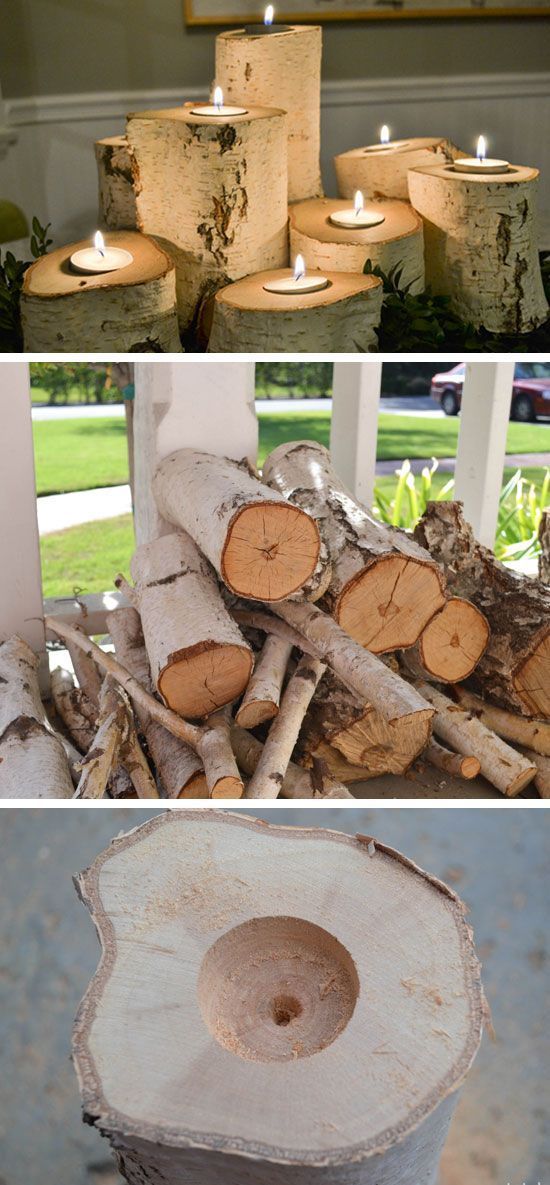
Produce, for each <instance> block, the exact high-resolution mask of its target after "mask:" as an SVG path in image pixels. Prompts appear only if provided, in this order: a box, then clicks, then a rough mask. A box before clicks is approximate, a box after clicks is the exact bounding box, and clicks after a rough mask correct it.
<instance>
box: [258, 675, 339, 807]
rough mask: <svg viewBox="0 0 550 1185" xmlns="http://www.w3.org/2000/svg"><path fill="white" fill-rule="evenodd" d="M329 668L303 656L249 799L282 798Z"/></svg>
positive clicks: (270, 734)
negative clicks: (308, 716) (319, 686)
mask: <svg viewBox="0 0 550 1185" xmlns="http://www.w3.org/2000/svg"><path fill="white" fill-rule="evenodd" d="M325 670H326V667H325V665H324V664H323V663H322V662H319V661H318V660H317V659H314V658H309V657H308V656H307V655H302V658H301V659H300V661H299V663H298V665H297V667H296V670H295V672H294V674H293V675H292V676H291V678H290V679H289V682H288V684H287V687H286V689H285V691H284V694H283V697H282V700H281V707H280V710H279V713H278V715H277V717H276V719H275V720H274V721H273V723H272V725H271V727H270V729H269V733H268V735H267V738H266V741H265V744H264V747H263V752H262V755H261V757H260V760H259V761H258V764H257V766H256V769H255V770H254V774H253V776H252V778H251V779H250V782H249V783H248V786H247V788H246V791H245V798H278V797H279V794H280V791H281V786H282V784H283V781H284V777H285V773H286V770H287V768H288V763H289V761H290V758H291V757H292V753H293V750H294V746H295V745H296V742H297V740H298V736H299V734H300V729H301V727H302V724H303V720H304V716H305V714H306V712H307V710H308V707H309V705H310V703H311V700H312V697H313V693H314V691H315V688H316V687H317V684H318V683H319V680H320V679H322V677H323V675H324V673H325Z"/></svg>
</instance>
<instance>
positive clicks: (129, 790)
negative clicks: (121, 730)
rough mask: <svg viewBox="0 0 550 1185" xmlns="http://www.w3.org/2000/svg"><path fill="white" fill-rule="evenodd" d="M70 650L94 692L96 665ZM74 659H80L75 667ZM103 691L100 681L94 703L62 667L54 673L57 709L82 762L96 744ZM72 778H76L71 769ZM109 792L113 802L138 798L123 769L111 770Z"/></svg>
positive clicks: (52, 686) (74, 650)
mask: <svg viewBox="0 0 550 1185" xmlns="http://www.w3.org/2000/svg"><path fill="white" fill-rule="evenodd" d="M75 629H76V630H77V632H78V633H79V634H80V635H81V636H82V637H86V635H85V634H84V631H83V630H81V629H80V627H79V626H75ZM69 648H70V649H69ZM67 649H68V650H69V653H70V655H71V659H72V660H73V665H74V666H75V670H78V673H79V675H82V673H83V672H84V673H85V678H86V677H87V682H88V688H89V689H91V690H92V691H94V689H95V678H94V679H93V681H92V677H93V673H94V672H95V673H96V674H98V671H97V667H96V665H95V663H94V662H93V660H92V659H91V658H89V657H88V656H87V655H85V654H83V652H82V651H79V650H78V649H77V647H76V646H74V645H73V643H72V642H69V643H68V644H67ZM73 655H74V657H75V658H76V659H77V661H76V664H75V662H74V658H73ZM82 660H84V661H82ZM92 668H93V670H92ZM98 678H99V675H98ZM100 690H101V680H99V688H98V693H97V698H96V700H93V701H92V700H91V699H90V698H89V697H88V695H87V694H86V692H85V691H84V689H83V686H82V684H81V683H80V685H79V686H78V687H76V686H75V682H74V679H73V676H72V675H71V673H70V671H67V670H64V669H63V668H62V667H56V669H55V670H54V671H52V673H51V677H50V691H51V696H52V700H53V703H54V707H55V710H56V712H57V715H58V716H59V718H60V720H61V721H62V722H63V724H64V726H65V728H66V730H67V732H68V733H69V735H70V736H71V737H72V738H73V740H74V742H75V744H76V746H77V749H78V750H79V759H78V760H79V762H80V760H81V755H82V754H86V753H88V751H89V750H90V749H91V748H92V746H93V743H94V737H95V734H96V731H97V725H98V706H99V693H100ZM61 741H62V742H63V737H61ZM71 774H73V770H72V767H71ZM79 781H80V770H79V773H78V777H77V784H78V782H79ZM73 782H74V775H73ZM108 792H109V794H110V795H111V797H112V798H135V789H134V786H133V783H132V780H131V778H130V776H129V774H128V773H127V771H126V770H125V769H124V768H123V766H122V765H118V766H116V767H115V768H114V769H113V770H112V772H111V775H110V778H109V785H108Z"/></svg>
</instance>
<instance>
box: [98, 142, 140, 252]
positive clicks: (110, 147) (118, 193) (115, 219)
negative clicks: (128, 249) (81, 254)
mask: <svg viewBox="0 0 550 1185" xmlns="http://www.w3.org/2000/svg"><path fill="white" fill-rule="evenodd" d="M95 158H96V164H97V177H98V186H99V223H100V226H102V227H106V228H107V229H108V230H135V227H136V195H135V193H134V186H133V180H132V165H131V161H130V154H129V152H128V142H127V140H126V136H109V137H107V139H105V140H96V142H95Z"/></svg>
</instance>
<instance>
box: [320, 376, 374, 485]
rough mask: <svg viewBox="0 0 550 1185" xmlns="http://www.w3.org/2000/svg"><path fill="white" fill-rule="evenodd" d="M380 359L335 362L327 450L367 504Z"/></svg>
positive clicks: (372, 479)
mask: <svg viewBox="0 0 550 1185" xmlns="http://www.w3.org/2000/svg"><path fill="white" fill-rule="evenodd" d="M381 381H382V362H381V360H380V359H379V358H374V357H372V358H364V359H363V360H361V361H357V362H355V361H354V362H335V363H334V372H333V386H332V421H331V426H330V452H331V456H332V460H333V463H334V468H335V469H336V471H337V473H338V474H339V476H340V477H341V478H342V481H344V482H345V483H346V485H347V486H349V488H350V490H352V491H353V493H354V494H355V496H356V498H358V499H359V501H360V502H362V503H363V504H364V505H365V506H367V507H369V508H370V507H371V506H372V501H373V494H374V477H375V469H376V443H377V439H378V412H379V407H380V384H381Z"/></svg>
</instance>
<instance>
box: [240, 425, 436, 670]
mask: <svg viewBox="0 0 550 1185" xmlns="http://www.w3.org/2000/svg"><path fill="white" fill-rule="evenodd" d="M263 478H264V481H266V482H267V484H268V485H270V486H272V487H273V488H274V489H276V490H278V492H279V493H281V494H284V496H285V498H287V499H288V500H289V501H290V502H292V503H293V504H294V505H296V506H299V507H301V508H302V509H303V510H306V511H308V513H309V514H311V515H313V517H314V518H315V520H316V521H317V523H318V524H319V530H320V532H321V536H322V538H323V540H324V542H325V543H326V545H327V548H328V552H329V556H330V560H331V563H332V580H331V583H330V586H329V589H328V592H327V593H326V594H325V597H324V600H323V606H324V607H326V608H327V609H328V611H329V612H330V613H332V614H333V616H334V618H335V619H336V621H338V622H339V624H340V625H341V626H342V628H343V629H345V630H346V631H347V632H348V633H349V634H351V636H352V637H353V638H355V639H356V641H358V642H360V643H361V644H362V645H363V646H367V647H368V648H369V650H372V651H373V652H374V653H376V654H380V653H383V652H384V651H386V650H395V649H397V648H405V647H407V646H412V645H414V643H415V642H416V640H417V638H418V637H419V634H420V633H421V631H422V630H423V629H424V628H425V626H426V625H427V623H428V622H429V621H430V619H431V618H432V617H433V616H434V613H436V612H437V610H438V609H441V608H442V607H443V605H444V604H445V594H444V580H443V574H442V571H441V569H440V567H439V566H438V565H437V564H436V563H435V561H434V560H433V559H432V557H431V556H430V554H429V552H427V551H426V550H424V549H422V548H420V547H419V546H418V544H417V543H415V542H414V540H412V539H411V538H410V537H409V536H408V535H406V534H405V532H403V531H396V530H394V529H392V528H391V527H386V526H385V525H384V524H383V523H379V522H376V521H375V520H374V519H373V518H372V516H371V515H370V514H369V513H368V512H367V510H366V509H365V508H364V507H363V506H360V505H359V503H358V502H357V501H356V500H355V498H354V497H353V495H352V494H351V493H350V491H349V490H347V489H346V487H345V486H344V485H343V483H342V482H341V481H340V478H339V477H338V475H337V473H336V472H335V470H334V469H333V467H332V464H331V460H330V455H329V453H328V450H327V449H326V448H324V447H323V445H322V444H317V443H316V442H315V441H310V440H304V441H299V442H293V443H291V444H282V445H279V447H278V448H276V449H275V450H274V451H273V452H272V453H270V455H269V456H268V457H267V458H266V460H265V461H264V466H263Z"/></svg>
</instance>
